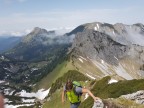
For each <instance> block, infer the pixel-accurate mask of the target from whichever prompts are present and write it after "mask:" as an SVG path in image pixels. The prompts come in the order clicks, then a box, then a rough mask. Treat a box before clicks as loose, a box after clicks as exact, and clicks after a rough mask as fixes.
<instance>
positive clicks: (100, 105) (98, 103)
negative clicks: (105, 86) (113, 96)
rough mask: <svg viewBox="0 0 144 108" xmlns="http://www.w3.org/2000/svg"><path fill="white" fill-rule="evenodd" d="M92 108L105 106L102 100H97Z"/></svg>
mask: <svg viewBox="0 0 144 108" xmlns="http://www.w3.org/2000/svg"><path fill="white" fill-rule="evenodd" d="M92 108H104V104H103V102H102V100H96V101H95V102H94V105H93V107H92Z"/></svg>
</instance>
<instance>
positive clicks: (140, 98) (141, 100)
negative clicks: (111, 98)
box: [121, 90, 144, 104]
mask: <svg viewBox="0 0 144 108" xmlns="http://www.w3.org/2000/svg"><path fill="white" fill-rule="evenodd" d="M121 97H122V98H126V99H129V100H133V101H135V102H136V103H138V104H144V90H141V91H137V92H136V93H132V94H127V95H122V96H121Z"/></svg>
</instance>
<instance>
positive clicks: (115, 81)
mask: <svg viewBox="0 0 144 108" xmlns="http://www.w3.org/2000/svg"><path fill="white" fill-rule="evenodd" d="M117 82H118V81H117V80H115V79H111V80H110V81H109V82H108V84H112V83H117Z"/></svg>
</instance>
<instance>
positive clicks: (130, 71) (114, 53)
mask: <svg viewBox="0 0 144 108" xmlns="http://www.w3.org/2000/svg"><path fill="white" fill-rule="evenodd" d="M78 28H80V26H79V27H78ZM143 28H144V26H143V25H142V24H134V25H131V26H130V25H124V24H115V25H111V24H106V23H104V24H102V23H90V24H85V25H82V27H81V29H80V31H79V32H78V30H73V31H72V32H71V33H70V34H73V33H74V32H75V34H76V35H75V38H74V41H73V43H72V47H71V48H70V51H71V52H73V53H72V54H73V55H74V56H75V57H76V58H77V59H79V61H81V60H80V57H83V58H84V59H85V60H84V59H83V62H82V61H81V62H82V63H78V61H77V60H76V59H75V64H76V65H77V68H78V69H80V70H81V71H85V73H86V74H87V73H89V74H91V75H94V74H95V72H94V71H95V70H94V69H93V70H91V71H90V70H89V68H86V67H87V65H91V66H92V64H94V65H95V67H96V68H97V70H100V72H102V73H100V75H99V77H102V76H105V75H112V76H117V77H121V78H124V79H133V78H141V77H143V73H144V71H143V69H142V68H141V69H140V67H142V66H143V64H144V46H143V43H144V29H143ZM76 29H77V28H76ZM88 61H90V62H89V63H88ZM86 64H87V65H86ZM85 65H86V66H85ZM83 66H84V67H83ZM82 67H83V68H86V69H85V70H84V69H82ZM88 71H89V72H88ZM95 77H97V75H96V76H95Z"/></svg>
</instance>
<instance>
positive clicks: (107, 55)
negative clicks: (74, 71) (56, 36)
mask: <svg viewBox="0 0 144 108" xmlns="http://www.w3.org/2000/svg"><path fill="white" fill-rule="evenodd" d="M73 48H76V49H79V51H80V52H81V53H82V55H84V56H85V55H86V56H88V57H90V58H91V59H103V60H104V61H106V62H108V63H110V64H113V65H117V64H118V61H117V59H115V57H116V58H122V57H124V56H126V51H128V50H129V47H128V46H125V45H122V44H120V43H118V42H115V41H113V40H112V39H111V38H110V37H109V36H108V35H106V34H104V33H100V32H98V31H94V30H86V31H84V32H82V33H78V34H77V35H76V37H75V39H74V42H73V45H72V49H73Z"/></svg>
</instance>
